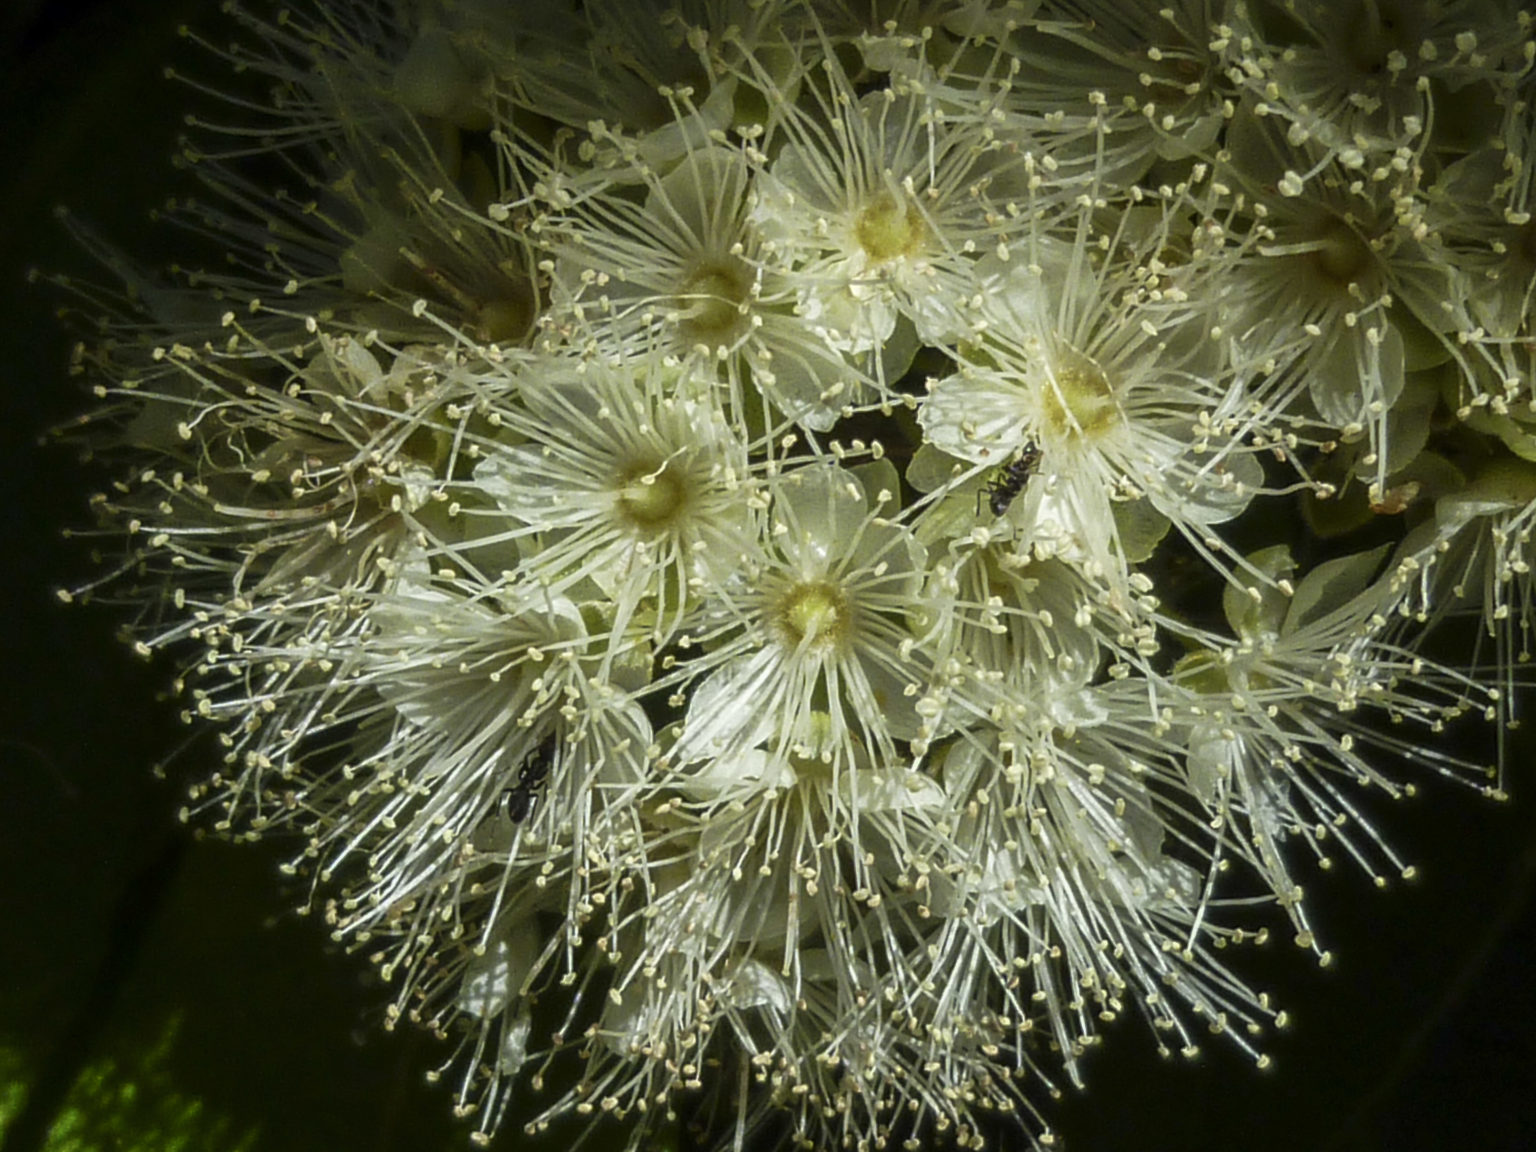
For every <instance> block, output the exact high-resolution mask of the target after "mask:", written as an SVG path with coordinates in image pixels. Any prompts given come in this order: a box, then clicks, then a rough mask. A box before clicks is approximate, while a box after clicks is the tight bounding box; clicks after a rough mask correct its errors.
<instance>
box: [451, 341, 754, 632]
mask: <svg viewBox="0 0 1536 1152" xmlns="http://www.w3.org/2000/svg"><path fill="white" fill-rule="evenodd" d="M513 383H514V387H512V388H510V389H509V393H510V395H509V399H508V400H507V401H506V402H504V403H501V404H498V405H497V406H496V407H495V409H494V415H495V419H496V423H497V426H498V427H499V428H500V429H502V430H503V434H504V435H505V436H506V438H507V440H508V441H510V443H500V442H499V443H494V444H486V445H484V446H483V447H482V448H481V451H480V454H479V455H480V462H479V463H478V464H477V465H476V466H475V473H474V486H475V488H476V489H478V490H479V491H480V492H482V493H484V494H486V495H487V496H489V497H490V498H491V501H492V506H491V507H492V511H491V515H492V516H493V517H495V518H505V519H506V520H509V521H510V522H511V526H510V527H509V528H508V529H507V530H506V531H507V534H508V535H509V536H510V537H511V538H512V539H514V540H516V541H517V542H518V544H519V548H520V550H522V551H523V553H524V554H525V559H524V560H523V562H522V563H521V564H520V565H519V567H518V568H517V570H516V572H515V579H516V580H517V581H518V582H519V583H520V584H532V585H535V586H537V587H539V588H542V589H547V590H548V591H550V592H551V593H553V594H555V595H557V596H559V595H567V594H574V595H577V596H578V597H581V598H588V597H591V596H598V595H600V596H601V597H603V598H604V600H605V602H606V604H607V605H608V607H607V608H606V609H605V612H606V614H607V615H608V616H609V619H610V623H611V624H612V626H613V627H614V629H615V631H616V633H617V636H618V638H619V639H623V638H624V637H626V636H627V635H628V631H629V630H630V629H631V628H634V629H636V630H640V629H644V631H645V632H646V633H647V634H648V636H649V640H648V642H649V643H652V644H656V645H659V644H662V643H665V642H666V640H667V639H668V638H669V637H670V636H671V635H672V634H673V633H674V632H675V631H676V630H677V628H678V627H679V624H680V622H681V621H682V619H683V618H684V617H685V616H686V615H687V614H688V613H689V611H690V608H691V607H692V606H693V605H694V603H695V601H696V600H697V597H698V595H699V593H700V590H701V589H704V588H710V587H713V586H715V585H716V584H718V583H720V582H721V581H723V580H725V579H726V578H727V576H728V575H729V573H730V572H731V571H732V568H733V565H734V564H735V562H736V558H737V557H738V556H739V555H740V554H741V552H742V550H743V548H744V547H745V546H746V541H747V540H748V539H750V536H751V533H752V526H753V519H754V512H753V504H752V479H751V475H750V469H749V466H748V461H747V446H746V444H745V442H744V441H743V440H742V439H741V438H740V436H738V435H737V433H736V432H735V431H734V430H733V428H732V426H731V424H730V423H729V422H728V421H727V419H726V417H725V415H724V414H723V413H722V412H721V411H720V410H719V409H718V407H717V406H716V404H717V401H716V397H715V394H714V393H713V391H712V390H710V388H709V385H708V381H707V380H705V381H702V382H700V381H698V379H697V376H696V374H695V373H694V372H692V371H689V370H681V371H680V370H674V369H671V368H668V367H665V366H663V365H660V364H658V363H657V362H656V361H655V360H646V361H638V362H636V361H629V360H627V359H626V360H621V361H620V362H618V363H616V364H608V363H604V362H589V363H588V362H580V361H576V360H571V359H560V358H547V359H539V360H535V361H532V362H530V363H528V364H526V365H524V366H522V367H521V368H520V369H518V370H517V371H516V373H515V376H514V381H513ZM467 514H470V515H473V513H472V512H471V513H467Z"/></svg>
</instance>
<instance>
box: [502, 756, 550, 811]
mask: <svg viewBox="0 0 1536 1152" xmlns="http://www.w3.org/2000/svg"><path fill="white" fill-rule="evenodd" d="M554 761H555V736H554V733H550V734H549V735H548V736H546V737H545V738H544V740H543V742H542V743H540V744H539V746H538V747H537V748H535V749H534V750H533V751H532V752H530V753H528V758H527V759H526V760H524V761H523V766H522V767H521V768H519V769H518V771H517V785H516V786H515V787H513V788H508V789H507V790H506V791H505V792H504V793H502V796H501V810H502V811H503V812H505V813H506V815H507V819H508V820H510V821H512V823H514V824H521V823H522V822H523V821H524V820H526V819H528V817H529V816H531V815H532V814H533V805H534V802H535V801H536V800H537V799H538V794H539V786H540V785H541V784H543V783H544V779H545V777H547V776H548V775H549V770H550V768H551V767H552V766H553V765H554Z"/></svg>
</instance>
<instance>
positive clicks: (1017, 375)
mask: <svg viewBox="0 0 1536 1152" xmlns="http://www.w3.org/2000/svg"><path fill="white" fill-rule="evenodd" d="M1135 211H1137V210H1134V209H1132V210H1130V212H1128V213H1127V214H1126V217H1125V218H1123V219H1122V220H1121V222H1120V224H1119V226H1118V227H1117V228H1115V229H1114V230H1113V231H1111V232H1110V233H1109V234H1108V235H1107V236H1105V237H1104V246H1105V247H1107V248H1108V249H1109V254H1108V255H1107V256H1103V257H1101V256H1100V255H1099V254H1098V252H1099V247H1098V245H1097V244H1094V243H1093V236H1094V232H1093V226H1092V224H1091V217H1090V215H1089V213H1088V211H1086V210H1085V211H1084V212H1083V214H1082V216H1080V217H1079V223H1080V226H1081V231H1080V236H1079V239H1078V240H1077V241H1075V242H1074V243H1072V244H1068V243H1064V242H1062V241H1059V240H1056V239H1055V238H1054V237H1052V236H1050V235H1048V234H1037V235H1034V236H1032V237H1031V242H1030V243H1029V244H1028V245H1027V246H1026V245H1020V251H1019V253H1018V255H1017V256H1016V258H1015V259H1014V260H1013V261H1011V262H1009V263H1002V262H996V263H989V264H987V265H985V266H984V268H983V270H982V272H981V276H980V279H981V283H982V285H983V290H982V295H983V297H984V299H985V301H986V304H985V306H984V309H983V312H982V316H983V317H984V319H983V320H982V321H978V323H977V326H976V339H975V342H974V343H973V344H972V345H969V346H966V347H963V348H962V350H961V352H960V354H959V357H958V363H957V366H956V370H955V371H954V373H953V374H951V375H949V376H946V377H943V378H941V379H938V380H936V381H933V382H931V383H930V391H929V395H928V397H927V398H926V400H924V402H923V406H922V409H921V411H920V415H919V419H920V420H921V421H922V425H923V430H924V433H925V434H926V436H927V438H928V440H929V441H930V442H931V443H932V444H934V445H935V446H937V447H939V448H941V449H943V450H944V451H946V452H948V453H951V454H952V455H954V456H957V457H960V458H961V459H965V460H971V461H974V462H975V463H977V464H983V465H990V466H993V467H997V466H1003V465H1007V464H1008V463H1009V462H1010V461H1011V460H1012V459H1014V458H1015V457H1016V456H1017V455H1018V454H1019V453H1021V452H1024V451H1026V450H1028V451H1031V452H1034V453H1038V463H1037V464H1036V465H1035V467H1034V472H1035V473H1036V475H1035V478H1034V479H1032V480H1030V481H1029V483H1028V486H1027V488H1026V489H1025V492H1024V494H1023V496H1022V497H1021V498H1020V499H1018V500H1015V501H1013V502H1012V503H1011V507H1010V508H1009V509H1008V510H1007V513H1008V516H1009V519H1010V520H1011V521H1012V522H1013V523H1014V524H1016V525H1017V526H1018V527H1019V530H1020V547H1021V549H1024V550H1029V549H1031V548H1033V549H1035V550H1036V551H1040V552H1048V553H1049V554H1060V555H1065V556H1067V557H1068V558H1070V559H1072V560H1074V561H1075V562H1077V563H1080V564H1087V565H1090V566H1092V568H1093V570H1094V571H1096V572H1100V573H1105V574H1108V575H1109V577H1110V578H1112V579H1115V580H1123V579H1124V574H1125V572H1126V570H1127V561H1128V559H1129V557H1128V556H1127V554H1126V549H1125V546H1124V544H1123V543H1122V541H1121V539H1120V532H1119V528H1118V526H1117V522H1116V506H1117V505H1123V504H1126V503H1130V502H1135V501H1140V500H1146V501H1147V502H1148V503H1149V504H1150V505H1151V507H1152V508H1154V509H1155V510H1156V512H1157V513H1158V514H1160V515H1161V516H1164V517H1166V518H1167V519H1168V520H1170V521H1171V522H1172V523H1173V524H1174V525H1175V526H1177V527H1179V528H1180V529H1181V530H1183V531H1185V532H1186V533H1191V534H1200V535H1204V534H1205V532H1206V528H1207V526H1208V525H1211V524H1216V523H1220V522H1222V521H1225V520H1229V519H1231V518H1232V517H1234V516H1236V515H1238V514H1239V513H1241V512H1242V511H1243V509H1244V508H1245V507H1246V506H1247V504H1248V502H1249V501H1250V500H1251V499H1252V498H1253V497H1254V496H1255V495H1256V494H1257V493H1258V491H1259V490H1260V489H1261V488H1262V487H1263V473H1262V469H1261V468H1260V467H1259V465H1258V464H1257V462H1256V461H1255V459H1254V458H1253V455H1252V447H1251V445H1250V444H1249V443H1245V440H1246V439H1247V438H1248V437H1250V436H1253V435H1254V434H1255V432H1256V431H1257V429H1256V427H1255V421H1254V417H1253V415H1252V411H1251V409H1250V408H1249V406H1248V404H1247V402H1246V401H1247V396H1248V392H1249V389H1250V387H1251V386H1252V384H1253V382H1254V381H1255V380H1256V378H1257V376H1258V373H1259V371H1260V369H1261V367H1262V364H1263V361H1262V360H1260V359H1257V358H1255V357H1254V356H1253V355H1252V354H1249V353H1245V352H1244V351H1243V349H1242V347H1241V346H1240V345H1238V344H1236V343H1235V342H1232V341H1229V340H1228V339H1227V338H1225V337H1224V336H1223V335H1222V333H1221V328H1220V324H1219V317H1218V316H1216V315H1214V314H1213V313H1212V312H1211V310H1210V309H1209V307H1208V306H1207V304H1206V303H1205V302H1204V301H1203V300H1202V299H1201V297H1200V296H1199V295H1197V293H1196V288H1195V285H1196V284H1197V283H1198V281H1199V280H1200V279H1201V278H1203V277H1204V276H1205V275H1207V274H1208V273H1210V272H1213V271H1214V269H1215V268H1217V267H1220V266H1221V262H1222V259H1223V257H1222V254H1221V250H1220V246H1219V244H1218V245H1217V246H1216V247H1215V248H1214V250H1212V251H1209V252H1201V251H1199V250H1196V251H1195V252H1194V253H1192V255H1191V257H1190V258H1189V259H1188V260H1187V261H1186V262H1185V263H1182V264H1174V265H1172V266H1169V265H1165V264H1164V263H1163V259H1162V256H1163V254H1164V253H1165V250H1166V246H1167V245H1169V244H1170V243H1172V242H1173V239H1172V237H1171V236H1170V229H1171V227H1172V226H1173V225H1174V222H1175V221H1176V220H1177V219H1178V217H1177V216H1176V215H1174V214H1173V213H1172V212H1171V211H1169V210H1165V211H1164V212H1163V214H1162V216H1161V220H1160V221H1159V220H1158V219H1157V218H1156V217H1155V216H1154V220H1153V224H1152V227H1151V229H1149V230H1148V231H1147V233H1146V234H1144V235H1141V236H1138V235H1136V234H1135V233H1134V231H1133V229H1134V228H1135V227H1136V221H1135V220H1134V218H1133V217H1132V216H1131V213H1132V212H1135ZM1154 211H1155V210H1154ZM1217 235H1218V238H1219V233H1218V234H1217ZM1122 246H1124V247H1125V248H1126V249H1127V250H1126V251H1125V252H1124V253H1122V252H1120V251H1117V248H1120V247H1122Z"/></svg>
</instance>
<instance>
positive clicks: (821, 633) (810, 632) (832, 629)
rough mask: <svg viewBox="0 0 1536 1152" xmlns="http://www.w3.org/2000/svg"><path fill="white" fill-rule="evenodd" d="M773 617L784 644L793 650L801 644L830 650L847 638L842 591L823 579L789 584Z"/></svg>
mask: <svg viewBox="0 0 1536 1152" xmlns="http://www.w3.org/2000/svg"><path fill="white" fill-rule="evenodd" d="M774 616H775V618H776V622H777V624H778V627H779V631H780V633H781V634H782V635H783V637H784V640H785V642H786V643H787V644H789V646H791V647H793V648H799V647H800V646H801V645H802V644H805V645H809V646H810V647H813V648H826V647H831V646H832V645H834V644H837V643H840V642H841V641H842V640H843V639H844V638H845V637H846V636H847V634H848V631H849V627H850V624H851V614H850V612H849V611H848V602H847V599H846V598H845V597H844V596H843V591H842V589H841V588H839V587H838V586H837V585H836V584H833V583H831V582H830V581H826V580H812V581H806V582H804V583H800V584H793V585H791V586H790V587H789V589H788V590H787V591H785V593H784V594H783V596H781V597H780V598H779V602H778V605H777V610H776V611H775V613H774Z"/></svg>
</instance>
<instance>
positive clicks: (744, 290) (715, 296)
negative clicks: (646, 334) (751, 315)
mask: <svg viewBox="0 0 1536 1152" xmlns="http://www.w3.org/2000/svg"><path fill="white" fill-rule="evenodd" d="M751 292H752V276H751V273H750V271H749V270H748V268H747V266H746V265H745V264H743V263H742V262H741V261H739V260H734V259H729V258H727V259H721V260H705V261H701V262H700V263H699V264H698V265H696V266H695V267H694V269H693V271H691V272H690V273H689V274H688V277H687V279H685V280H684V281H683V284H682V287H681V289H680V290H679V292H678V294H677V296H678V304H679V305H680V307H681V308H682V309H683V334H684V335H685V336H686V337H687V339H688V341H689V342H690V343H691V344H706V345H710V346H719V345H721V344H730V343H732V342H733V341H734V340H735V339H736V337H737V336H738V335H739V334H740V332H741V330H742V327H743V325H745V323H746V321H747V317H746V314H745V313H744V312H743V311H742V308H741V306H742V305H743V304H745V303H747V301H748V300H749V299H750V298H751Z"/></svg>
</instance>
